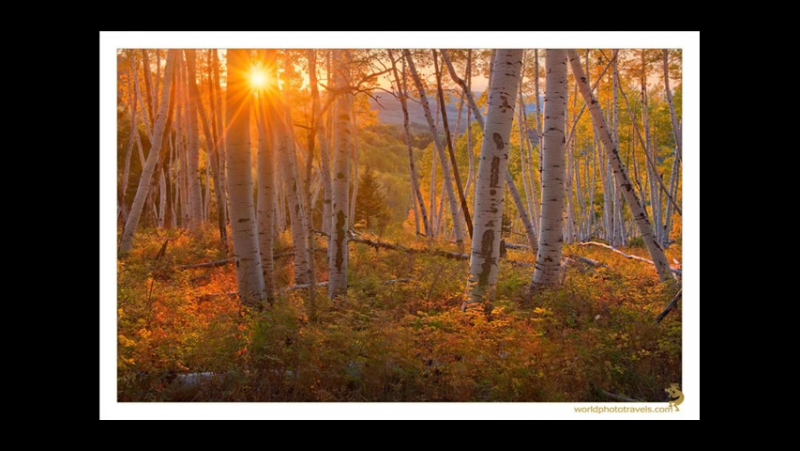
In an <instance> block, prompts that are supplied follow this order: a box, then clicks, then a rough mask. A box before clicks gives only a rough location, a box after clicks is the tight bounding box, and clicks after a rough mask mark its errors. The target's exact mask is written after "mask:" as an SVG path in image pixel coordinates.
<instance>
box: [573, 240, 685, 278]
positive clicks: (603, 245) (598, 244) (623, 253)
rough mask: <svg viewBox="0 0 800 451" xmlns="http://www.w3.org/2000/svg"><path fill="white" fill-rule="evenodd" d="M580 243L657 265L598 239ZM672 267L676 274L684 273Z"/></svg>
mask: <svg viewBox="0 0 800 451" xmlns="http://www.w3.org/2000/svg"><path fill="white" fill-rule="evenodd" d="M578 245H580V246H600V247H604V248H606V249H609V250H611V251H612V252H616V253H617V254H619V255H622V256H623V257H625V258H627V259H629V260H639V261H640V262H645V263H649V264H651V265H653V266H655V263H653V261H652V260H648V259H646V258H642V257H639V256H636V255H628V254H626V253H625V252H622V251H621V250H619V249H617V248H615V247H614V246H609V245H608V244H604V243H598V242H597V241H586V242H584V243H578ZM670 269H671V270H672V272H674V273H675V274H677V275H679V276H680V275H682V271H681V270H680V269H677V268H673V267H671V266H670Z"/></svg>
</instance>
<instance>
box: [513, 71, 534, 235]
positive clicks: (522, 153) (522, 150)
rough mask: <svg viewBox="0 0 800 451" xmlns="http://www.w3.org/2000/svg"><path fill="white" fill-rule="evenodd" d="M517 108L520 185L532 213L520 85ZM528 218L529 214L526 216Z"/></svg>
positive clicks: (530, 184) (531, 189)
mask: <svg viewBox="0 0 800 451" xmlns="http://www.w3.org/2000/svg"><path fill="white" fill-rule="evenodd" d="M522 68H523V69H522V73H523V74H524V73H525V61H524V57H523V62H522ZM518 100H519V110H518V113H517V122H518V124H517V127H518V128H519V159H520V167H521V168H522V187H523V188H524V189H525V201H526V202H527V205H528V212H530V213H533V184H532V183H531V180H530V179H531V174H530V166H531V160H530V158H529V156H530V154H529V153H528V150H530V146H528V145H527V144H529V143H528V142H527V141H528V139H527V137H526V136H525V134H526V133H527V129H526V126H525V125H526V124H525V121H526V119H525V100H524V98H523V93H522V87H520V89H519V96H518ZM528 219H529V220H530V216H528Z"/></svg>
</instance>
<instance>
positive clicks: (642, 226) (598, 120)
mask: <svg viewBox="0 0 800 451" xmlns="http://www.w3.org/2000/svg"><path fill="white" fill-rule="evenodd" d="M569 57H570V64H571V65H572V70H573V73H574V74H575V79H576V81H577V82H578V88H579V90H580V92H581V95H582V96H583V99H584V101H585V102H586V105H587V106H588V107H589V112H590V113H591V115H592V120H593V122H594V124H595V130H597V131H598V132H599V133H600V137H601V139H602V141H603V145H604V146H605V147H606V149H607V153H608V155H609V157H610V158H611V164H612V166H613V168H614V176H615V177H616V179H617V185H618V186H619V188H620V189H621V190H622V192H623V195H624V196H625V200H626V201H627V203H628V206H629V207H630V209H631V213H632V214H633V217H634V219H635V220H636V224H637V226H638V228H639V231H640V232H641V234H642V239H643V240H644V243H645V246H647V249H648V251H649V252H650V256H651V257H652V258H653V262H654V263H655V266H656V271H657V272H658V275H659V278H660V279H661V281H662V282H664V281H667V280H672V279H674V277H673V276H672V271H671V270H670V267H669V264H668V263H667V257H666V256H665V255H664V250H663V249H661V246H659V244H658V243H657V242H656V241H655V237H654V235H653V228H652V226H651V225H650V221H649V220H648V219H647V214H646V213H645V211H644V207H643V206H642V204H641V203H640V202H639V199H638V197H637V196H636V193H635V192H634V191H633V186H632V185H631V182H630V179H629V178H628V173H627V170H626V169H625V166H623V164H622V160H621V158H620V156H619V149H618V148H617V146H616V145H615V143H614V142H613V139H612V137H611V134H610V133H609V131H608V127H607V126H606V124H605V119H604V118H603V112H602V110H601V109H600V106H599V104H598V103H597V99H595V98H594V96H593V95H592V93H591V90H590V89H589V85H588V83H587V80H586V76H585V75H584V74H583V68H582V67H581V65H580V58H579V57H578V53H577V52H576V51H575V50H569Z"/></svg>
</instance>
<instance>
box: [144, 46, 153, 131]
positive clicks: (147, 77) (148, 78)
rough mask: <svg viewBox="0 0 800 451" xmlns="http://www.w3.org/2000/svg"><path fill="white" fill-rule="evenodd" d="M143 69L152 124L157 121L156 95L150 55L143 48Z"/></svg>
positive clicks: (148, 113) (148, 110) (148, 111)
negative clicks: (155, 113) (155, 109)
mask: <svg viewBox="0 0 800 451" xmlns="http://www.w3.org/2000/svg"><path fill="white" fill-rule="evenodd" d="M142 69H143V70H144V90H145V93H146V94H147V117H148V118H149V120H150V123H151V124H152V123H153V121H155V118H154V116H153V114H154V113H153V112H154V110H153V106H154V102H153V97H156V96H155V95H153V82H152V80H151V76H150V56H149V55H148V54H147V49H144V50H142Z"/></svg>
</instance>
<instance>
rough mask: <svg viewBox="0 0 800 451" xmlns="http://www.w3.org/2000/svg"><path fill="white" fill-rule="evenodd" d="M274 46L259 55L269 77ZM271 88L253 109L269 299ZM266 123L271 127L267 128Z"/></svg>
mask: <svg viewBox="0 0 800 451" xmlns="http://www.w3.org/2000/svg"><path fill="white" fill-rule="evenodd" d="M275 54H276V50H259V57H260V58H259V59H261V61H262V63H264V64H265V65H266V66H267V72H268V74H269V75H268V76H269V77H270V79H274V78H272V77H274V76H275V75H276V74H277V70H275V69H276V68H275ZM275 94H276V91H275V90H274V89H269V90H263V91H261V92H260V93H259V96H258V100H257V105H258V109H257V110H256V121H257V125H258V206H257V217H258V247H259V250H260V254H261V269H262V271H263V274H264V293H265V297H266V300H267V301H268V302H272V300H273V298H274V297H275V276H274V272H275V271H274V263H273V260H272V255H273V247H274V243H273V237H274V231H273V230H272V228H273V226H274V222H275V221H274V218H273V216H274V212H275V134H274V127H275V122H276V121H275V115H276V111H275V108H274V105H272V103H271V101H270V99H269V98H268V96H269V95H275ZM267 124H269V126H270V128H267Z"/></svg>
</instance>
